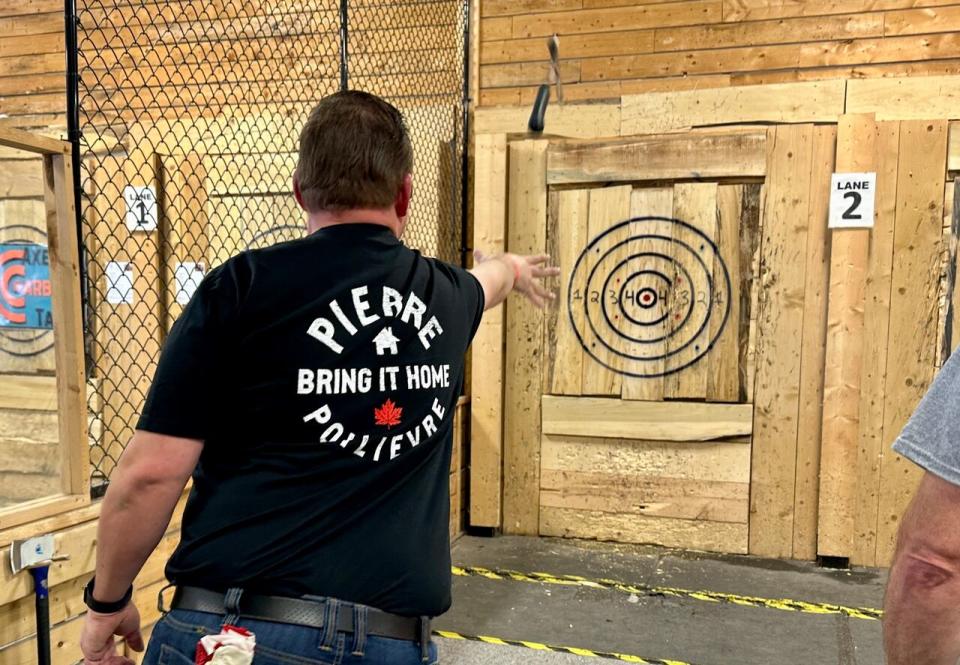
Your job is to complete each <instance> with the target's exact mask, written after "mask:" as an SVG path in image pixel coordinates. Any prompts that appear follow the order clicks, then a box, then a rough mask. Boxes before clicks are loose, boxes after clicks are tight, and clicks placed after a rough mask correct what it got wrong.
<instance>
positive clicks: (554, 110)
mask: <svg viewBox="0 0 960 665" xmlns="http://www.w3.org/2000/svg"><path fill="white" fill-rule="evenodd" d="M529 119H530V107H529V106H512V107H505V108H483V109H477V112H476V113H475V114H474V131H475V132H476V133H477V134H491V133H492V134H522V133H525V132H526V131H527V121H528V120H529ZM545 125H546V127H545V130H544V131H546V132H547V133H549V134H551V135H553V136H570V137H575V138H597V137H604V136H619V135H620V104H619V103H617V104H566V105H553V106H550V107H549V109H548V110H547V115H546V121H545Z"/></svg>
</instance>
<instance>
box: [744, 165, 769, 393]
mask: <svg viewBox="0 0 960 665" xmlns="http://www.w3.org/2000/svg"><path fill="white" fill-rule="evenodd" d="M765 191H766V190H765V188H764V186H763V185H761V184H753V185H746V186H744V189H743V212H742V214H741V218H740V224H741V228H742V230H741V234H740V238H741V242H740V266H741V273H740V312H741V315H740V391H741V392H740V401H742V402H743V401H746V402H752V401H753V394H754V390H753V388H754V383H755V382H756V378H757V377H756V366H757V353H756V351H757V348H756V347H757V345H756V341H757V318H758V312H759V309H760V239H761V233H762V231H761V229H762V226H763V225H762V222H761V218H762V216H763V210H764V208H765Z"/></svg>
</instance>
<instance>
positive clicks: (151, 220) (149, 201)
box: [123, 185, 157, 231]
mask: <svg viewBox="0 0 960 665" xmlns="http://www.w3.org/2000/svg"><path fill="white" fill-rule="evenodd" d="M123 200H124V201H126V202H127V214H126V216H125V220H126V222H127V228H128V229H130V230H131V231H155V230H156V228H157V193H156V192H155V191H153V187H152V186H151V185H146V186H138V185H127V186H126V187H124V188H123Z"/></svg>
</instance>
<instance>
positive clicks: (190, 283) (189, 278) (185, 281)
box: [173, 261, 206, 305]
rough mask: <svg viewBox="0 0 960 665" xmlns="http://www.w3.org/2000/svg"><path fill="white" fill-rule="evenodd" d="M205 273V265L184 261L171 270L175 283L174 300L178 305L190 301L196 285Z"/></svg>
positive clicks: (198, 284) (195, 290)
mask: <svg viewBox="0 0 960 665" xmlns="http://www.w3.org/2000/svg"><path fill="white" fill-rule="evenodd" d="M205 274H206V267H205V266H204V265H203V263H191V262H189V261H188V262H184V263H178V264H177V267H176V269H175V270H174V271H173V278H174V281H175V282H176V284H177V293H176V296H175V300H176V301H177V304H178V305H186V304H187V303H189V302H190V299H191V298H192V297H193V294H194V293H196V292H197V287H198V286H200V282H202V281H203V276H204V275H205Z"/></svg>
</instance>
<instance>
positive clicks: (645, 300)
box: [567, 217, 730, 377]
mask: <svg viewBox="0 0 960 665" xmlns="http://www.w3.org/2000/svg"><path fill="white" fill-rule="evenodd" d="M567 306H568V310H569V313H570V323H571V324H572V325H573V329H574V331H575V332H576V335H577V339H578V340H579V341H580V344H581V345H582V346H583V349H584V350H585V351H586V352H587V353H588V354H589V355H590V356H591V357H592V358H593V359H594V360H596V361H597V362H598V363H600V364H601V365H603V366H604V367H607V368H608V369H610V370H612V371H614V372H617V373H619V374H623V375H625V376H632V377H656V376H665V375H667V374H673V373H674V372H679V371H680V370H682V369H684V368H686V367H689V366H691V365H693V364H694V363H696V362H698V361H699V360H701V359H702V358H703V357H704V356H705V355H706V354H707V353H708V352H709V351H710V348H711V347H712V346H713V345H714V343H716V341H717V339H718V338H719V337H720V335H721V334H722V333H723V328H724V326H725V325H726V323H727V317H728V316H729V314H730V275H729V273H728V272H727V267H726V265H725V264H724V262H723V259H722V258H721V256H720V251H719V249H718V248H717V245H716V243H714V241H713V240H712V239H711V238H710V237H708V236H707V235H706V234H705V233H703V232H702V231H700V230H699V229H697V228H696V227H694V226H692V225H691V224H688V223H686V222H684V221H681V220H678V219H670V218H667V217H636V218H634V219H630V220H627V221H624V222H620V223H619V224H616V225H615V226H613V227H611V228H609V229H608V230H606V231H605V232H603V233H601V234H600V235H598V236H597V237H595V238H594V239H593V240H592V241H591V242H590V244H588V245H587V247H586V248H585V249H584V250H583V252H582V253H581V254H580V256H579V258H578V259H577V262H576V264H575V266H574V269H573V273H572V274H571V276H570V285H569V288H568V293H567Z"/></svg>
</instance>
